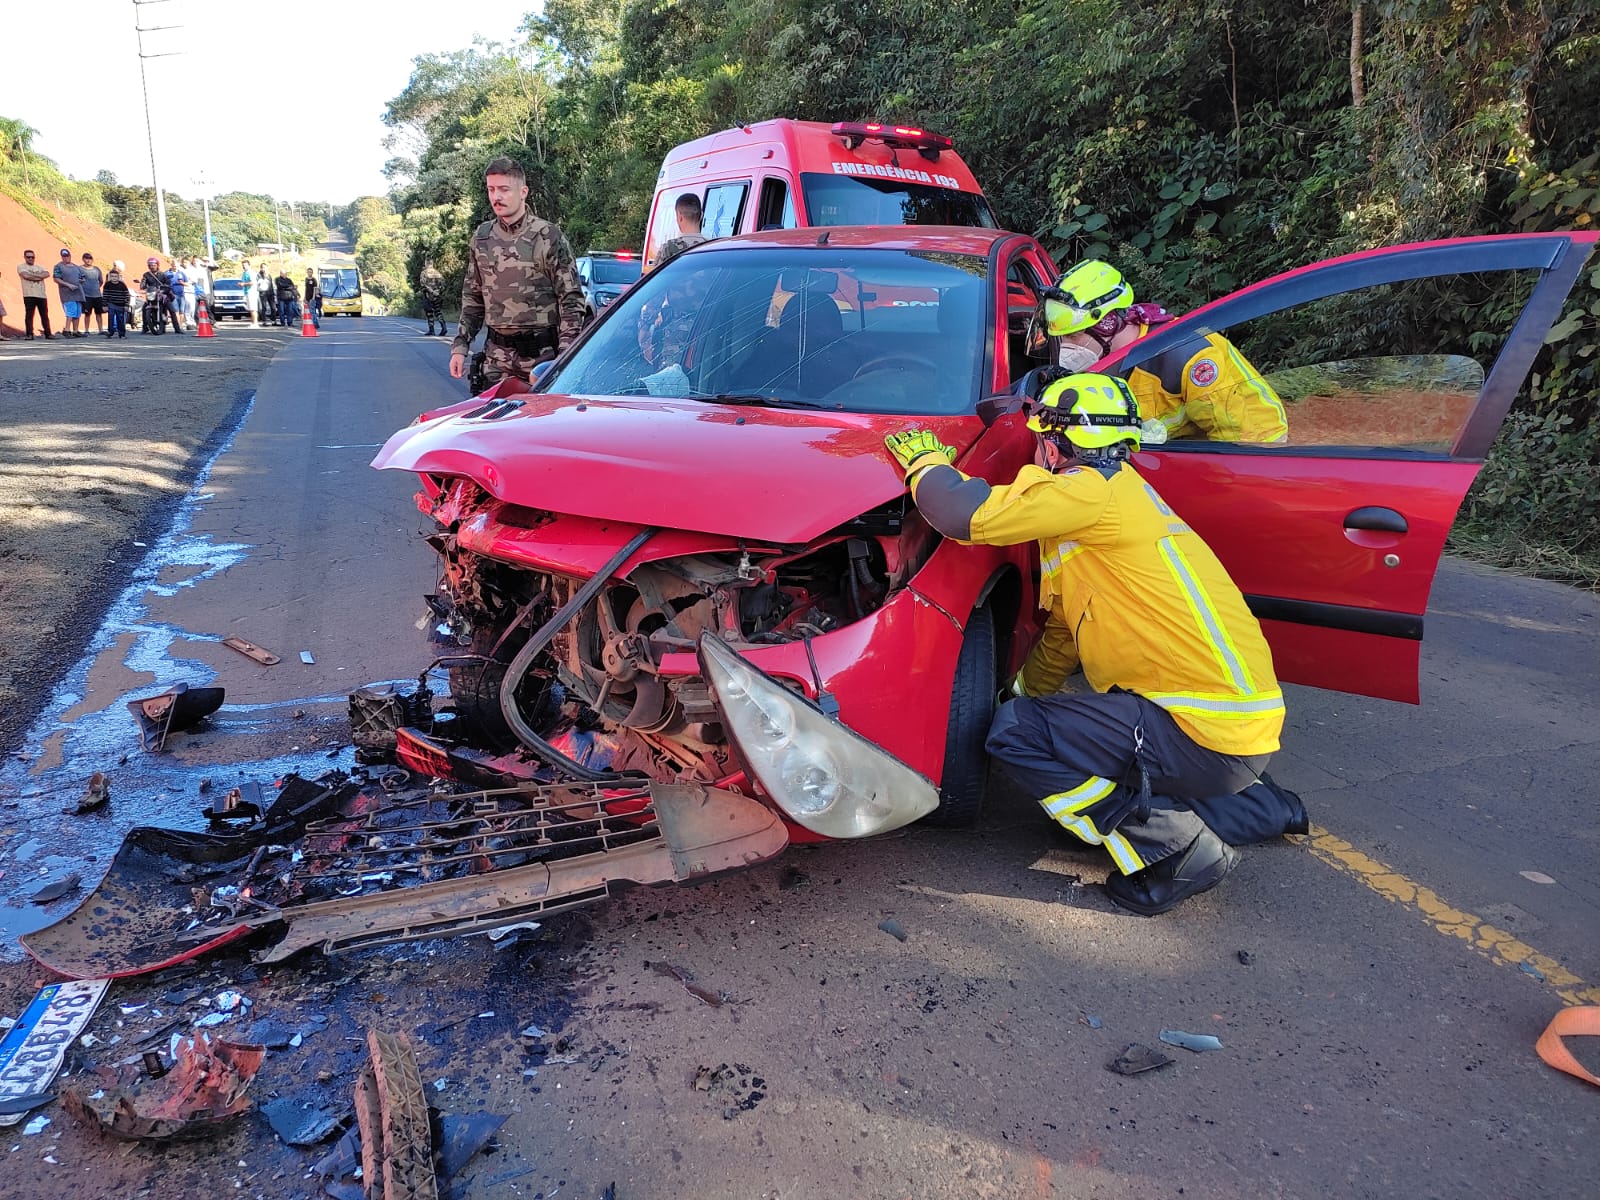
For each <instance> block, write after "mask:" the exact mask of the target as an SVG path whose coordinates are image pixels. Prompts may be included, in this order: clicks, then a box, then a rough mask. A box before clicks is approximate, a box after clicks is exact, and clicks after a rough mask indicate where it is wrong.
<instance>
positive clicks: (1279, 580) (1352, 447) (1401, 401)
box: [1092, 232, 1600, 703]
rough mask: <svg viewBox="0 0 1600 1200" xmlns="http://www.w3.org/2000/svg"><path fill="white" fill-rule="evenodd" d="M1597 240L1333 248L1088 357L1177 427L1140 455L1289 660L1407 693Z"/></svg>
mask: <svg viewBox="0 0 1600 1200" xmlns="http://www.w3.org/2000/svg"><path fill="white" fill-rule="evenodd" d="M1597 238H1600V234H1596V233H1592V232H1585V233H1564V234H1513V235H1506V236H1501V237H1484V238H1464V239H1457V240H1453V241H1444V242H1430V243H1421V244H1417V245H1409V246H1396V247H1392V248H1388V249H1383V250H1374V251H1369V252H1365V253H1361V254H1355V255H1350V256H1347V257H1344V258H1338V259H1331V260H1329V261H1327V262H1323V263H1318V264H1316V265H1314V266H1310V267H1305V268H1302V269H1300V270H1297V271H1291V272H1289V273H1287V274H1284V275H1280V276H1277V277H1275V278H1273V279H1269V280H1267V281H1265V282H1263V283H1259V284H1256V285H1254V286H1253V287H1250V288H1246V289H1245V290H1243V291H1240V292H1236V293H1234V294H1233V295H1231V296H1228V297H1225V298H1224V299H1221V300H1218V301H1216V302H1214V303H1212V304H1209V305H1206V306H1205V307H1204V308H1200V309H1197V310H1195V311H1194V312H1193V313H1190V314H1188V315H1187V316H1185V317H1183V318H1182V319H1180V320H1178V321H1175V322H1172V323H1170V324H1167V325H1162V326H1159V327H1158V328H1157V329H1155V330H1153V331H1152V332H1151V333H1150V334H1149V335H1147V336H1146V337H1144V338H1141V339H1140V340H1139V341H1137V342H1135V343H1134V344H1133V345H1131V346H1128V347H1126V348H1125V349H1123V350H1121V351H1119V352H1118V353H1116V354H1115V355H1112V356H1109V357H1108V358H1106V359H1103V360H1102V361H1101V362H1100V363H1099V364H1097V366H1096V367H1094V368H1092V369H1094V370H1099V371H1104V372H1108V373H1110V374H1115V375H1121V376H1123V377H1125V378H1127V379H1128V380H1129V382H1130V384H1132V385H1133V386H1134V391H1135V393H1136V394H1138V396H1139V400H1140V415H1141V416H1143V417H1146V418H1149V417H1151V416H1152V410H1154V411H1156V412H1158V413H1159V415H1160V417H1161V419H1162V420H1163V423H1164V424H1166V425H1167V426H1168V427H1169V429H1170V431H1171V436H1170V439H1169V440H1168V441H1167V442H1166V443H1165V444H1164V445H1160V446H1158V447H1152V446H1150V444H1149V443H1148V441H1147V444H1146V449H1144V450H1143V451H1141V452H1140V453H1138V454H1137V455H1136V456H1135V460H1134V461H1135V462H1136V464H1137V466H1138V468H1139V470H1140V472H1141V473H1142V474H1143V475H1144V476H1145V478H1146V479H1148V480H1149V481H1150V483H1151V484H1152V485H1153V486H1154V487H1155V489H1156V490H1157V491H1158V492H1160V494H1161V495H1162V497H1163V498H1164V499H1165V500H1166V501H1167V503H1168V504H1170V505H1171V506H1172V507H1173V508H1174V509H1175V510H1176V511H1177V512H1178V513H1179V514H1180V515H1181V516H1182V517H1183V518H1184V519H1185V520H1186V521H1187V522H1188V523H1189V524H1190V525H1191V526H1193V528H1194V529H1195V530H1196V532H1198V533H1199V534H1200V535H1201V536H1202V537H1204V538H1205V539H1206V541H1207V542H1208V543H1209V544H1210V545H1211V547H1212V549H1213V550H1214V551H1215V552H1216V554H1217V556H1218V557H1219V558H1220V559H1221V560H1222V562H1223V564H1224V565H1225V566H1226V567H1227V568H1228V570H1229V572H1230V573H1231V574H1232V576H1233V579H1234V582H1235V583H1237V584H1238V585H1239V588H1240V590H1242V591H1243V592H1244V593H1245V596H1246V599H1247V600H1248V601H1249V603H1250V607H1251V609H1252V610H1253V611H1254V612H1255V613H1256V615H1257V616H1258V617H1259V618H1260V619H1261V624H1262V628H1263V629H1264V630H1265V631H1266V635H1267V638H1268V640H1269V641H1270V642H1271V644H1272V649H1273V657H1274V661H1275V663H1276V665H1277V670H1278V675H1279V677H1280V678H1281V679H1283V680H1285V681H1287V682H1293V683H1303V684H1310V685H1313V686H1316V687H1324V688H1330V689H1333V690H1335V691H1345V692H1355V693H1358V694H1362V695H1368V696H1379V697H1383V698H1386V699H1391V700H1405V701H1409V702H1411V703H1416V702H1417V699H1418V679H1417V674H1418V658H1419V651H1420V647H1421V642H1422V629H1423V611H1424V609H1425V608H1426V607H1427V601H1428V592H1429V589H1430V588H1431V586H1432V583H1433V577H1434V573H1435V571H1436V570H1437V569H1438V565H1439V556H1440V554H1441V553H1442V551H1443V548H1444V541H1445V535H1446V534H1447V533H1448V532H1449V530H1450V525H1451V523H1452V522H1453V521H1454V520H1455V516H1456V512H1457V510H1458V509H1459V508H1460V506H1461V502H1462V499H1463V498H1464V497H1465V495H1466V492H1467V488H1468V487H1469V486H1470V485H1471V483H1472V481H1473V479H1474V478H1475V477H1476V476H1477V473H1478V471H1479V469H1480V468H1481V467H1482V465H1483V460H1484V455H1485V454H1486V453H1487V451H1488V449H1489V445H1490V443H1491V442H1492V441H1493V440H1494V437H1495V434H1496V433H1497V432H1498V431H1499V428H1500V425H1501V423H1502V422H1503V421H1504V420H1505V416H1506V413H1507V412H1508V411H1509V410H1510V408H1511V405H1512V402H1513V401H1514V400H1515V399H1516V397H1517V395H1518V394H1519V392H1520V391H1521V390H1522V387H1523V384H1524V382H1525V381H1526V379H1527V377H1528V373H1529V371H1530V369H1531V367H1532V366H1533V363H1534V359H1535V356H1536V355H1537V354H1538V352H1539V350H1540V347H1541V346H1542V345H1543V344H1544V339H1545V335H1546V334H1547V333H1548V332H1549V330H1550V328H1551V326H1552V325H1553V324H1554V323H1555V321H1556V320H1557V318H1558V317H1559V316H1560V314H1561V310H1562V306H1563V305H1564V304H1565V302H1566V299H1567V296H1568V294H1569V292H1570V291H1571V289H1572V286H1573V283H1574V281H1575V280H1576V279H1577V277H1578V274H1579V272H1580V270H1581V269H1582V268H1583V266H1584V263H1585V262H1586V260H1587V259H1588V258H1589V256H1590V253H1591V252H1592V250H1593V249H1594V245H1595V242H1596V240H1597ZM1252 368H1253V370H1252ZM1285 424H1286V425H1287V430H1288V432H1287V436H1286V437H1284V435H1283V428H1284V425H1285ZM1272 438H1278V439H1280V440H1268V439H1272Z"/></svg>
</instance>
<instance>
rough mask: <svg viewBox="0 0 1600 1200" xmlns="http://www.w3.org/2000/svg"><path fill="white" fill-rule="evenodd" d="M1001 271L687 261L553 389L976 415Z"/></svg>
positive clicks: (925, 255) (976, 266) (931, 255)
mask: <svg viewBox="0 0 1600 1200" xmlns="http://www.w3.org/2000/svg"><path fill="white" fill-rule="evenodd" d="M989 294H990V290H989V282H988V264H987V261H986V260H985V259H984V258H981V257H979V256H976V255H967V254H953V253H945V252H928V251H907V250H856V249H842V250H834V249H827V248H812V247H805V248H781V249H780V248H770V249H768V248H762V249H757V248H753V247H740V248H738V249H737V250H730V251H726V252H717V253H711V254H694V255H684V256H682V257H680V258H678V259H674V260H673V261H671V262H669V263H668V264H667V265H666V266H664V267H662V268H661V269H660V270H658V271H655V272H652V273H651V274H650V275H649V276H648V277H647V278H646V279H645V280H644V282H643V283H642V284H640V285H639V286H638V287H636V288H634V289H633V290H632V291H631V292H629V293H628V294H627V295H625V296H624V297H623V298H622V300H621V301H619V302H618V303H617V304H616V305H614V306H612V307H611V308H610V309H608V310H607V313H606V316H605V317H604V318H603V319H602V321H601V323H600V325H599V327H598V328H597V329H596V330H595V331H594V333H593V334H592V335H591V336H590V337H589V338H588V339H587V340H585V342H584V343H583V345H582V346H580V347H579V348H578V350H577V351H576V352H575V353H574V354H573V356H572V358H571V359H570V360H569V361H567V362H566V363H564V364H563V365H562V366H561V367H560V368H558V369H557V370H556V371H555V372H553V373H552V375H550V376H549V377H547V380H546V383H545V390H554V391H560V392H567V393H570V394H576V395H657V396H677V397H690V398H698V399H706V400H716V399H718V398H719V397H735V398H737V399H736V401H729V402H742V403H761V402H766V403H770V404H772V405H774V406H777V407H784V406H790V407H806V408H824V409H834V410H842V411H846V412H896V413H958V412H970V411H972V409H973V406H974V405H975V404H976V403H977V400H978V396H979V388H980V381H981V377H982V369H983V366H984V362H985V358H986V356H985V353H984V351H985V347H986V345H987V337H988V334H987V323H986V321H985V317H984V313H985V300H986V298H987V297H988V296H989Z"/></svg>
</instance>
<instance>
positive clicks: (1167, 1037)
mask: <svg viewBox="0 0 1600 1200" xmlns="http://www.w3.org/2000/svg"><path fill="white" fill-rule="evenodd" d="M1161 1040H1162V1041H1163V1042H1165V1043H1166V1044H1167V1045H1169V1046H1182V1047H1183V1048H1184V1049H1185V1050H1193V1051H1194V1052H1195V1053H1196V1054H1201V1053H1204V1052H1205V1051H1207V1050H1221V1049H1222V1040H1221V1039H1220V1038H1217V1037H1213V1036H1212V1035H1211V1034H1209V1033H1184V1032H1183V1031H1182V1030H1181V1029H1163V1030H1162V1031H1161Z"/></svg>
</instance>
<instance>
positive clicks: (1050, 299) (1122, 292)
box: [1042, 259, 1133, 337]
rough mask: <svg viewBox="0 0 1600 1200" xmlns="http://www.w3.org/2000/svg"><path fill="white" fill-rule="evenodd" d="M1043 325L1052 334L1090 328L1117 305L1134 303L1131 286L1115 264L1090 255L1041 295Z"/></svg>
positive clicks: (1058, 334) (1075, 331) (1118, 306)
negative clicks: (1098, 260) (1098, 259)
mask: <svg viewBox="0 0 1600 1200" xmlns="http://www.w3.org/2000/svg"><path fill="white" fill-rule="evenodd" d="M1042 299H1043V304H1044V325H1045V330H1046V332H1048V333H1049V335H1050V336H1051V337H1064V336H1066V335H1067V334H1069V333H1080V332H1082V331H1083V330H1085V329H1090V328H1093V327H1094V326H1095V325H1098V324H1099V323H1100V322H1101V321H1103V320H1105V319H1106V317H1107V316H1108V315H1109V314H1111V313H1113V312H1116V311H1117V310H1118V309H1123V308H1128V307H1129V306H1130V305H1132V304H1133V288H1131V287H1130V286H1128V283H1127V281H1126V280H1125V279H1123V278H1122V273H1121V272H1120V271H1118V270H1117V269H1116V268H1115V267H1112V266H1109V265H1108V264H1106V263H1103V262H1097V261H1095V260H1093V259H1089V260H1087V261H1085V262H1081V263H1079V264H1077V266H1075V267H1071V268H1069V269H1068V271H1067V273H1066V274H1064V275H1063V276H1062V277H1061V278H1060V279H1058V280H1057V281H1056V285H1055V286H1054V287H1051V288H1046V289H1045V291H1044V295H1043V297H1042Z"/></svg>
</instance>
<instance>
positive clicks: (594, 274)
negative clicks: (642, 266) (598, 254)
mask: <svg viewBox="0 0 1600 1200" xmlns="http://www.w3.org/2000/svg"><path fill="white" fill-rule="evenodd" d="M589 263H590V265H589V278H590V279H592V280H594V282H596V283H632V282H633V281H634V280H636V279H638V278H639V260H638V259H637V258H595V259H590V260H589Z"/></svg>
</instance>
